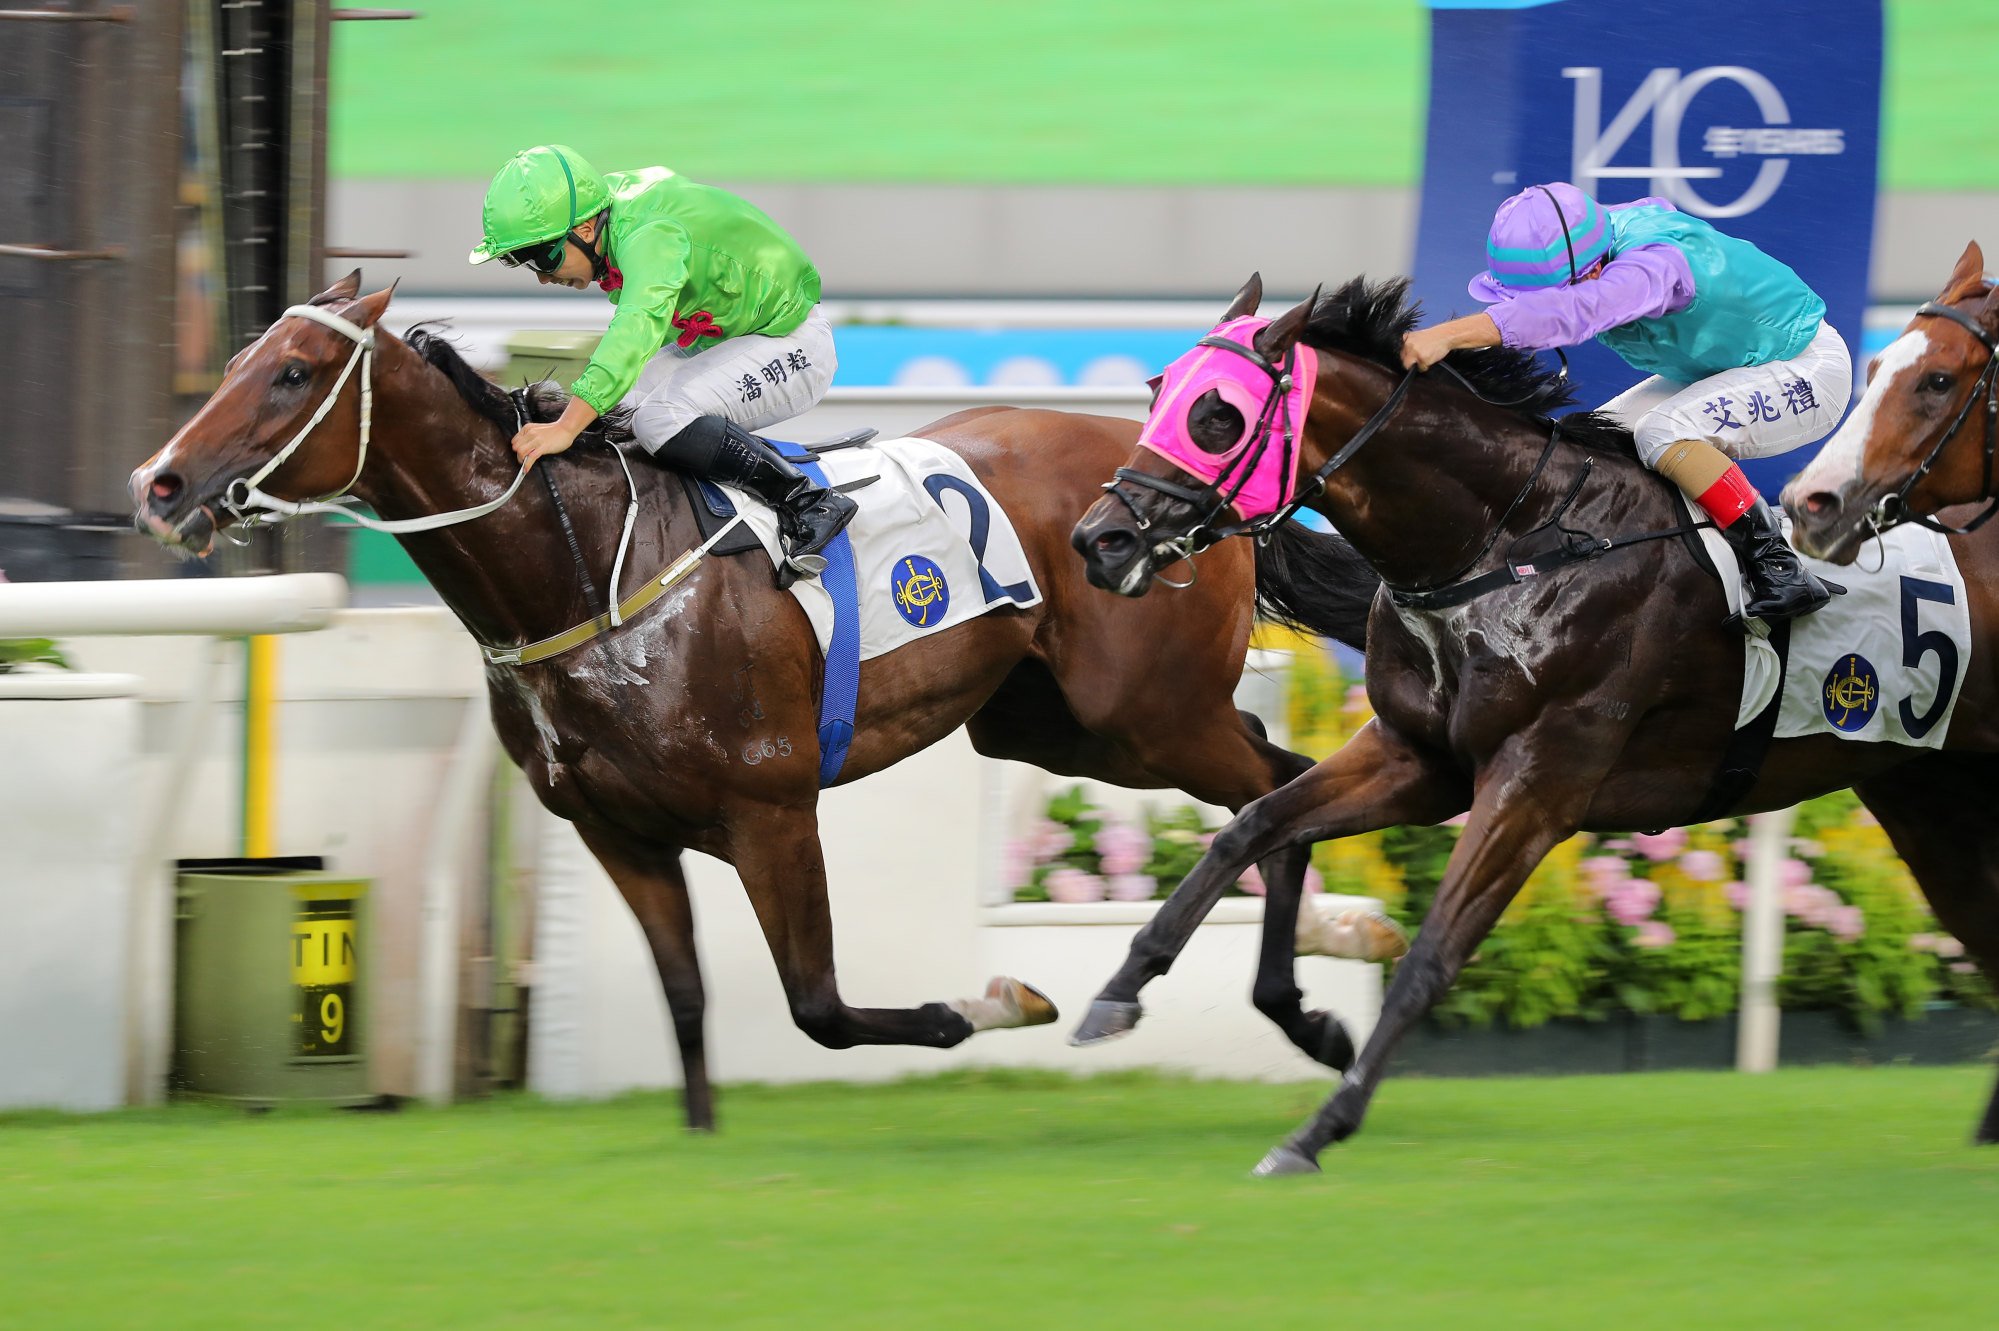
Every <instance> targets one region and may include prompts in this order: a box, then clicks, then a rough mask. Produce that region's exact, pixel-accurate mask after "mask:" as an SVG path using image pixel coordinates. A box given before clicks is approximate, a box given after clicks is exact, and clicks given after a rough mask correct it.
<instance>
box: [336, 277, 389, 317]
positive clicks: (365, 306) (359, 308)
mask: <svg viewBox="0 0 1999 1331" xmlns="http://www.w3.org/2000/svg"><path fill="white" fill-rule="evenodd" d="M400 281H402V279H401V278H397V279H396V282H400ZM396 282H391V283H389V285H387V286H385V287H383V288H382V289H381V290H380V291H377V292H374V293H372V294H371V295H366V296H363V297H361V298H360V299H359V300H358V301H356V302H355V304H354V308H352V309H350V310H348V311H347V318H348V320H349V321H350V322H352V323H354V324H355V325H357V326H359V327H361V328H373V327H374V326H375V322H376V320H378V319H380V318H381V317H382V315H383V314H384V313H386V312H387V310H388V308H389V301H390V299H391V298H393V297H394V296H395V294H396Z"/></svg>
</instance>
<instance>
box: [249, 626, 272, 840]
mask: <svg viewBox="0 0 1999 1331" xmlns="http://www.w3.org/2000/svg"><path fill="white" fill-rule="evenodd" d="M244 642H245V644H246V651H245V653H244V683H243V855H244V857H245V858H247V859H263V858H266V857H268V856H270V855H271V854H273V853H274V852H273V847H274V846H275V845H276V843H277V828H276V825H275V824H276V817H275V813H276V799H277V739H278V640H277V638H276V637H275V636H273V635H271V634H259V635H258V636H256V637H253V638H246V639H245V640H244Z"/></svg>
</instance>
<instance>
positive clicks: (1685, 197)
mask: <svg viewBox="0 0 1999 1331" xmlns="http://www.w3.org/2000/svg"><path fill="white" fill-rule="evenodd" d="M1562 77H1563V78H1567V79H1574V80H1575V81H1576V118H1575V138H1574V156H1573V159H1572V162H1571V170H1570V176H1569V178H1570V179H1571V180H1573V181H1574V182H1575V183H1576V185H1577V186H1579V187H1580V188H1582V189H1585V190H1590V191H1591V192H1594V188H1595V183H1596V182H1597V181H1598V180H1603V179H1610V178H1618V179H1646V180H1650V181H1651V182H1652V192H1653V193H1655V194H1659V195H1663V196H1664V197H1666V198H1668V199H1671V200H1672V201H1673V202H1674V203H1675V204H1677V205H1678V206H1679V207H1681V208H1683V209H1685V210H1686V211H1687V212H1690V213H1692V214H1694V215H1695V216H1697V217H1741V216H1743V215H1744V214H1746V213H1753V212H1755V211H1756V210H1757V209H1758V208H1761V207H1762V206H1763V205H1764V204H1766V203H1768V202H1769V201H1770V196H1771V195H1773V194H1775V193H1776V192H1777V187H1778V186H1779V185H1781V184H1782V183H1783V181H1784V173H1785V171H1787V170H1789V169H1790V165H1791V158H1792V157H1804V156H1829V155H1834V154H1838V153H1843V152H1845V151H1846V133H1845V131H1844V130H1838V129H1796V128H1793V127H1792V125H1791V109H1790V107H1788V106H1786V105H1785V104H1784V94H1782V93H1780V92H1778V91H1777V85H1776V84H1774V83H1772V82H1770V80H1769V79H1767V78H1765V77H1763V75H1761V74H1759V73H1757V72H1756V71H1755V70H1753V69H1748V68H1746V67H1744V66H1742V65H1710V66H1708V67H1707V68H1705V69H1697V70H1695V71H1694V72H1693V73H1691V74H1687V75H1684V76H1682V75H1681V73H1680V71H1679V70H1677V69H1655V70H1653V71H1652V72H1651V73H1650V74H1648V75H1646V76H1645V81H1644V82H1643V83H1641V84H1639V85H1638V91H1636V92H1634V93H1632V94H1631V98H1630V100H1629V101H1627V102H1625V104H1624V105H1623V107H1622V108H1620V109H1619V111H1618V113H1617V115H1616V117H1615V118H1614V119H1612V120H1611V122H1610V124H1609V125H1607V126H1606V125H1604V123H1603V71H1602V70H1601V69H1598V68H1595V67H1592V66H1581V67H1571V68H1568V69H1564V70H1563V71H1562ZM1723 81H1726V82H1729V83H1734V84H1736V85H1738V86H1739V87H1741V88H1742V89H1743V90H1744V91H1746V92H1747V93H1748V94H1749V95H1750V96H1751V97H1752V98H1754V99H1755V101H1756V109H1757V110H1758V111H1759V112H1761V113H1762V116H1763V124H1762V125H1761V126H1759V127H1755V128H1747V129H1740V128H1736V127H1734V126H1730V125H1710V126H1709V127H1708V129H1707V131H1706V133H1705V134H1704V135H1703V136H1702V139H1701V147H1702V150H1703V151H1705V152H1706V153H1707V154H1708V155H1709V156H1711V157H1718V158H1723V159H1728V158H1734V157H1738V156H1750V157H1762V158H1764V159H1765V160H1764V162H1763V165H1761V166H1760V167H1758V168H1757V169H1756V178H1755V179H1754V180H1752V181H1750V182H1749V188H1748V189H1746V190H1744V191H1743V192H1742V193H1741V194H1740V195H1739V196H1737V197H1736V198H1735V199H1734V200H1733V201H1732V202H1728V203H1716V202H1713V201H1712V200H1709V199H1706V198H1703V197H1702V196H1701V194H1700V193H1699V191H1697V190H1696V189H1695V188H1694V185H1693V182H1694V181H1695V180H1713V179H1715V178H1716V177H1718V176H1720V175H1721V168H1720V167H1718V166H1682V165H1680V131H1681V128H1682V126H1683V125H1684V123H1685V121H1686V117H1687V108H1688V107H1689V106H1690V105H1692V103H1693V100H1694V98H1695V97H1696V96H1698V95H1699V94H1700V91H1701V90H1702V89H1703V88H1705V87H1707V86H1708V85H1709V84H1710V83H1718V82H1723ZM1647 115H1650V116H1651V117H1652V161H1651V164H1650V165H1649V166H1611V165H1610V161H1611V159H1612V158H1614V157H1616V156H1617V153H1618V150H1619V149H1620V148H1622V147H1623V146H1624V144H1625V142H1626V141H1627V140H1628V139H1630V137H1631V134H1632V131H1633V130H1635V129H1637V128H1638V125H1639V122H1641V121H1643V120H1644V119H1645V117H1646V116H1647Z"/></svg>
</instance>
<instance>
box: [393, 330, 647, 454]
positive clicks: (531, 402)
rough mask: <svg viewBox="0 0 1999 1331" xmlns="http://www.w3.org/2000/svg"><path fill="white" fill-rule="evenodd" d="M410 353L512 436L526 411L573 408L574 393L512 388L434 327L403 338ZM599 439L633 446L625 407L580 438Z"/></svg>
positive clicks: (545, 384)
mask: <svg viewBox="0 0 1999 1331" xmlns="http://www.w3.org/2000/svg"><path fill="white" fill-rule="evenodd" d="M403 341H405V342H407V343H409V345H410V350H412V351H414V352H416V354H417V355H419V356H421V357H423V359H424V361H425V363H427V364H428V365H430V366H431V368H433V369H435V370H438V371H439V372H441V373H442V374H443V375H444V377H445V378H446V379H449V380H450V381H451V386H452V387H453V388H456V389H457V390H458V395H459V396H460V397H462V398H464V399H465V402H466V405H468V406H470V407H471V408H472V410H474V411H476V412H478V413H479V414H480V415H481V416H484V417H485V418H486V419H487V420H489V421H491V422H492V423H493V424H495V425H497V426H499V427H500V429H501V430H503V431H505V432H506V434H508V435H509V436H511V435H512V434H513V433H514V431H516V430H518V429H519V428H520V423H521V412H522V411H523V410H525V411H526V413H527V417H528V419H529V420H531V421H552V420H554V419H555V418H556V417H558V416H560V415H561V414H562V409H563V408H564V407H566V406H568V405H569V394H568V393H565V392H564V391H563V390H562V389H561V388H560V387H559V386H558V385H556V384H555V383H553V382H551V381H549V380H546V379H542V380H537V381H534V382H532V383H526V384H523V385H521V386H520V387H519V388H516V389H513V390H508V389H505V388H502V387H501V386H500V385H498V384H496V383H494V382H493V381H492V380H491V379H488V378H487V377H486V376H485V375H483V374H481V373H479V371H477V370H475V369H473V368H472V366H471V365H470V364H468V363H467V362H466V360H465V357H464V356H463V355H462V354H461V353H460V352H459V350H458V348H457V346H456V345H454V344H453V343H452V342H451V341H450V340H449V339H448V338H446V337H445V336H444V334H443V333H441V332H439V331H438V330H437V329H436V328H434V327H432V326H431V325H429V324H418V325H416V326H415V327H414V328H411V329H410V330H409V332H408V333H406V334H404V335H403ZM578 438H580V439H600V440H602V441H604V442H605V443H608V444H613V445H620V444H628V443H630V442H632V420H631V412H629V411H627V410H625V409H624V408H622V407H619V408H614V409H612V410H611V411H609V412H607V413H605V414H604V415H602V416H599V417H598V418H597V419H596V420H595V421H593V422H591V424H590V426H589V427H588V428H587V429H585V430H584V431H583V433H582V434H581V435H579V436H578Z"/></svg>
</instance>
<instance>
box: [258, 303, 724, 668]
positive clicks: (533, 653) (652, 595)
mask: <svg viewBox="0 0 1999 1331" xmlns="http://www.w3.org/2000/svg"><path fill="white" fill-rule="evenodd" d="M291 315H297V316H298V317H299V318H301V319H309V320H311V321H312V322H314V323H317V324H322V325H324V326H325V327H327V328H331V329H332V330H333V331H334V332H336V333H339V334H341V335H342V336H343V337H346V338H347V339H348V340H349V341H351V342H353V343H354V350H353V352H352V353H350V354H349V355H348V357H347V363H346V364H345V365H343V366H341V368H340V377H339V378H338V379H336V380H335V381H334V383H333V388H332V389H331V391H329V392H328V393H327V395H326V397H325V398H324V399H322V400H321V402H320V404H319V406H318V407H317V408H315V409H314V411H313V413H312V417H311V419H310V420H308V421H306V423H305V424H304V425H303V426H301V427H299V430H298V433H296V434H294V435H293V436H292V437H291V439H290V441H289V442H287V443H286V444H285V446H284V447H283V448H281V449H279V450H278V451H277V452H276V453H275V454H273V455H272V456H271V457H270V459H269V460H268V461H266V462H265V463H264V465H263V466H261V467H259V468H257V470H256V471H254V472H252V473H251V474H250V475H249V476H247V477H238V478H237V479H235V480H233V481H231V482H230V483H229V484H228V485H227V486H225V487H224V488H223V491H222V497H221V499H220V500H219V503H220V504H221V506H222V507H223V508H224V509H226V510H227V511H228V513H229V515H230V516H231V517H232V518H233V519H234V520H235V524H236V525H237V526H242V527H258V526H266V525H270V524H273V523H279V522H285V521H288V520H289V519H292V518H295V517H300V516H302V515H305V514H313V513H319V514H325V515H327V516H329V517H338V518H345V519H346V520H347V521H349V522H351V523H353V524H355V525H356V526H361V527H366V528H368V529H369V530H370V531H379V532H387V533H389V534H390V535H404V534H408V533H412V532H427V531H436V530H437V529H439V528H441V527H451V526H456V525H457V524H459V523H461V522H471V521H473V520H475V519H478V518H483V517H485V516H486V515H487V514H489V513H492V512H495V511H496V510H498V509H499V508H501V507H502V506H503V505H505V504H506V503H507V502H508V501H509V500H511V499H512V498H513V497H514V495H515V494H516V493H517V492H518V491H519V490H520V488H521V482H523V481H525V480H526V479H527V474H528V468H526V467H521V468H520V469H519V470H517V471H516V472H515V473H514V478H513V481H512V482H511V483H510V484H509V485H508V486H507V488H506V490H505V492H504V493H502V494H501V495H499V496H498V497H497V498H495V499H490V500H488V501H486V502H485V503H483V504H474V505H472V506H471V507H469V508H460V509H454V510H452V511H451V512H448V513H432V514H427V515H425V516H423V517H415V518H399V519H383V518H378V517H373V516H371V515H369V514H366V513H359V512H356V511H355V510H354V508H353V507H352V506H353V505H354V504H357V503H359V502H360V500H358V499H355V498H353V497H351V496H349V495H348V493H347V492H348V491H349V490H351V489H353V488H354V485H355V483H356V482H357V481H359V480H360V479H361V472H362V471H363V470H364V469H365V468H366V466H367V464H368V444H369V441H370V438H371V436H372V434H373V428H374V407H375V396H374V360H375V330H374V328H373V327H368V328H363V327H361V326H360V325H359V324H356V323H354V322H353V321H352V320H349V319H344V318H342V317H341V316H339V315H337V314H334V313H332V312H331V311H328V310H326V309H323V308H321V307H319V306H317V305H293V306H292V307H290V308H289V309H287V310H286V311H285V312H284V314H281V315H279V316H278V317H279V318H280V319H283V318H286V317H287V316H291ZM356 365H359V366H360V367H361V419H360V445H359V447H358V449H357V450H356V455H355V459H354V474H353V475H352V476H350V477H348V478H347V483H346V484H345V485H342V486H341V487H340V488H339V489H338V490H335V491H333V492H332V493H331V494H325V495H321V496H320V497H319V498H317V499H310V500H290V499H280V498H278V497H277V496H275V495H271V494H266V493H265V492H264V491H262V490H260V489H258V488H257V487H258V486H259V485H261V484H262V483H263V481H264V480H265V478H267V477H268V476H270V475H271V473H272V472H275V471H276V470H277V469H278V468H279V467H282V466H283V465H284V464H285V462H286V461H287V460H288V459H290V457H291V456H292V454H294V453H296V452H297V451H298V449H299V446H300V445H301V444H303V443H304V442H305V441H306V437H307V436H308V435H310V434H311V433H312V432H313V430H314V429H316V428H317V427H318V425H319V423H320V422H321V421H323V420H325V419H326V416H327V413H329V412H330V411H332V410H333V404H334V403H335V402H336V401H338V400H339V398H340V393H341V390H342V389H344V388H345V387H346V386H347V380H348V379H349V378H350V377H352V375H353V373H354V367H355V366H356ZM508 396H509V398H510V399H511V400H512V402H513V406H514V411H515V414H516V417H517V418H518V420H519V423H520V425H521V426H525V425H526V424H527V420H528V412H527V403H526V390H525V389H523V390H521V392H520V394H519V395H518V396H516V395H514V394H509V395H508ZM611 452H612V453H614V454H616V455H617V459H618V466H619V467H620V468H622V469H623V471H624V474H625V487H626V490H627V491H628V493H629V494H630V500H629V502H628V503H627V504H626V506H625V522H624V530H623V532H622V533H621V534H620V535H619V537H618V552H617V555H616V557H615V558H614V559H613V560H612V563H611V586H610V591H609V594H608V595H607V596H606V597H605V598H604V600H605V610H604V613H602V614H600V615H598V616H596V617H595V618H594V619H591V620H589V621H587V622H585V623H583V624H578V625H576V626H575V627H573V628H570V629H566V630H564V631H563V632H561V633H558V634H555V635H554V636H552V637H548V638H543V639H541V640H539V641H537V642H532V643H524V644H521V645H519V646H514V647H496V646H493V645H491V644H488V643H480V644H479V650H480V652H481V653H482V654H483V655H484V656H485V658H486V661H487V663H488V664H491V665H531V664H533V663H534V662H536V661H545V660H547V659H548V658H549V657H551V656H554V655H556V654H558V653H560V652H566V651H569V650H570V649H571V648H575V647H580V646H582V645H583V644H584V643H586V642H589V641H591V640H592V639H593V638H596V637H598V636H599V635H601V634H603V633H605V632H607V631H609V630H611V629H615V628H618V627H620V626H622V625H623V624H624V623H625V621H626V620H628V619H630V618H631V617H632V616H633V615H635V614H637V613H638V612H639V611H640V610H643V609H645V607H647V606H649V605H651V604H652V603H653V602H654V601H656V600H658V599H659V598H660V597H661V596H663V595H665V594H666V592H667V590H668V589H669V588H671V587H672V586H673V585H674V584H675V583H678V582H680V581H681V580H682V579H684V578H685V577H686V576H687V575H688V574H689V573H691V572H693V571H694V567H695V565H696V564H698V563H699V562H700V560H701V558H702V557H703V556H704V555H706V554H707V553H708V552H709V551H710V550H712V549H713V548H714V547H715V544H716V543H717V542H718V541H720V540H721V539H722V537H723V536H724V535H726V534H727V533H728V532H730V531H731V530H733V529H734V528H735V526H736V524H737V523H740V522H741V521H742V517H741V515H740V514H739V515H737V517H736V518H735V520H734V521H732V522H730V523H728V524H726V525H725V526H724V527H723V528H722V529H721V530H720V531H718V532H716V533H715V535H714V536H711V537H710V538H708V540H706V541H704V542H702V543H701V544H700V545H698V546H696V547H695V548H694V549H692V550H689V551H688V552H686V553H685V554H683V555H681V556H680V557H679V558H678V559H676V560H674V561H673V563H672V564H670V565H668V566H667V568H665V569H664V570H662V571H661V572H660V573H659V574H657V575H655V576H654V577H652V578H650V579H648V580H647V582H646V584H645V586H643V587H642V588H641V589H640V590H639V591H637V592H635V593H634V594H633V595H631V596H629V597H627V598H625V599H624V600H622V601H621V600H619V599H618V589H619V586H620V583H621V581H622V578H623V574H624V567H625V554H626V552H627V551H628V550H629V549H630V547H631V542H632V531H633V529H634V527H635V526H636V524H637V521H638V512H639V487H638V481H637V479H636V478H635V477H634V476H633V475H632V467H631V463H630V462H629V461H627V460H626V458H625V455H624V451H623V450H622V449H620V448H618V447H617V446H616V445H612V446H611ZM541 472H542V480H543V482H544V483H545V484H546V486H547V488H548V495H549V499H550V500H551V501H552V502H553V504H554V507H555V514H556V522H557V524H558V525H559V526H560V527H561V529H562V534H563V538H564V540H565V541H566V542H567V544H568V546H569V553H570V555H571V557H573V558H574V559H575V561H576V570H577V574H578V576H579V577H580V578H581V579H582V583H583V587H584V590H585V592H586V594H587V597H588V599H589V600H590V601H592V602H594V601H596V600H597V597H598V593H597V585H596V582H595V580H594V579H592V578H591V576H590V569H589V565H588V564H587V562H586V561H585V560H584V558H583V548H582V545H581V543H580V542H579V541H578V540H577V537H576V529H575V527H574V526H573V525H572V524H571V522H570V520H569V510H568V509H567V508H566V507H565V506H564V504H563V502H562V492H561V491H560V490H559V489H558V488H557V487H556V483H555V478H554V476H552V475H551V474H550V473H549V469H548V468H547V467H546V466H544V467H543V468H542V469H541Z"/></svg>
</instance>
